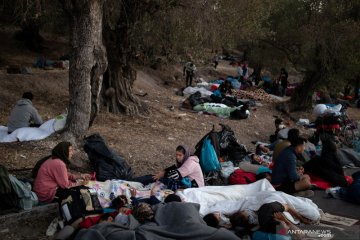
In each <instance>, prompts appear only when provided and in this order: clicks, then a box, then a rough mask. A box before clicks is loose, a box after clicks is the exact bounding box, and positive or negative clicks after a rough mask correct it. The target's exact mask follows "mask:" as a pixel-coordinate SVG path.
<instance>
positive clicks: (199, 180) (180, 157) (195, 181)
mask: <svg viewBox="0 0 360 240" xmlns="http://www.w3.org/2000/svg"><path fill="white" fill-rule="evenodd" d="M163 178H165V179H173V180H176V181H182V182H183V183H184V184H183V185H185V186H186V185H187V186H188V187H203V186H204V185H205V183H204V175H203V173H202V170H201V167H200V164H199V158H198V157H196V156H190V151H189V150H188V149H187V148H186V147H185V146H183V145H180V146H178V147H177V148H176V164H174V165H173V166H171V167H168V168H166V169H165V170H162V171H160V172H158V173H157V174H155V175H154V176H153V179H154V180H160V179H163ZM186 180H189V181H190V183H189V184H186V183H185V181H186Z"/></svg>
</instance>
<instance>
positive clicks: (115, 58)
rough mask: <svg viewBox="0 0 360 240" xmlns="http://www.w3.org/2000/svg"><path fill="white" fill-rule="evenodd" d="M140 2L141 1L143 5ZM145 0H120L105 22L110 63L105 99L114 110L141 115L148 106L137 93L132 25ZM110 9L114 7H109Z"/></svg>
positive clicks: (107, 107) (110, 109)
mask: <svg viewBox="0 0 360 240" xmlns="http://www.w3.org/2000/svg"><path fill="white" fill-rule="evenodd" d="M139 4H140V5H139ZM141 6H142V5H141V2H137V1H133V0H128V1H122V2H116V3H115V5H109V6H107V7H108V8H110V7H112V8H116V9H117V11H119V12H117V14H115V13H114V11H107V12H108V15H107V16H105V19H106V22H105V23H104V26H105V27H104V40H105V46H106V50H107V53H108V55H107V56H108V61H109V66H108V70H107V73H106V75H105V79H104V83H103V93H104V94H103V102H104V104H105V105H106V109H107V111H109V112H112V113H125V114H127V115H141V114H143V113H147V111H148V109H147V107H146V105H145V104H144V103H142V102H141V101H140V99H139V98H138V97H137V96H136V95H135V94H134V91H133V83H134V81H135V79H136V71H135V70H134V69H133V68H132V66H131V60H132V59H133V57H134V56H133V55H134V51H133V46H132V45H131V28H132V27H134V24H135V23H136V21H137V20H138V18H139V14H140V15H141V14H142V13H141V11H140V10H141V9H142V8H141ZM108 10H110V9H108Z"/></svg>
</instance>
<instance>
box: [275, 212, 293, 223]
mask: <svg viewBox="0 0 360 240" xmlns="http://www.w3.org/2000/svg"><path fill="white" fill-rule="evenodd" d="M274 218H275V219H276V220H278V221H283V222H286V223H287V222H288V221H289V220H287V219H286V217H285V216H284V214H282V213H281V212H276V213H274Z"/></svg>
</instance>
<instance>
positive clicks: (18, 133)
mask: <svg viewBox="0 0 360 240" xmlns="http://www.w3.org/2000/svg"><path fill="white" fill-rule="evenodd" d="M65 122H66V115H65V114H64V115H59V116H57V117H56V118H53V119H50V120H48V121H46V122H44V123H43V124H42V125H41V126H40V127H38V128H34V127H24V128H18V129H16V130H15V131H13V132H12V133H11V134H8V128H7V127H6V126H0V142H17V141H20V142H23V141H31V140H41V139H44V138H47V137H48V136H50V135H51V134H52V133H54V132H55V130H56V131H58V130H60V129H62V128H64V126H65Z"/></svg>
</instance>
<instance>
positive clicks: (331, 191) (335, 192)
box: [325, 187, 341, 199]
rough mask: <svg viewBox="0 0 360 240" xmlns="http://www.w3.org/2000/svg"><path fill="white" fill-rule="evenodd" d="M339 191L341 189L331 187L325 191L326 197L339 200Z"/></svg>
mask: <svg viewBox="0 0 360 240" xmlns="http://www.w3.org/2000/svg"><path fill="white" fill-rule="evenodd" d="M340 189H341V187H332V188H328V189H326V190H325V193H326V195H327V196H328V197H333V198H336V199H340V193H339V192H340Z"/></svg>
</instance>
